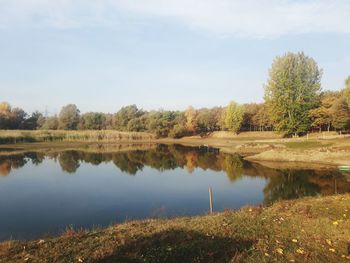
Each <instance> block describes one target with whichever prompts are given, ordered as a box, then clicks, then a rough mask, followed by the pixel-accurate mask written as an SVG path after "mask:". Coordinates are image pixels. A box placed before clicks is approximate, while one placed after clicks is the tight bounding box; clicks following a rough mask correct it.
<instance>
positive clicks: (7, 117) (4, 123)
mask: <svg viewBox="0 0 350 263" xmlns="http://www.w3.org/2000/svg"><path fill="white" fill-rule="evenodd" d="M10 121H11V106H10V104H9V103H7V102H1V103H0V129H8V128H9V125H10Z"/></svg>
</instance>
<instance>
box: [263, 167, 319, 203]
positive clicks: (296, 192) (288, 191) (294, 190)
mask: <svg viewBox="0 0 350 263" xmlns="http://www.w3.org/2000/svg"><path fill="white" fill-rule="evenodd" d="M310 176H311V171H298V170H281V171H280V172H279V176H273V177H270V179H269V182H268V184H267V185H266V187H265V189H264V194H265V198H264V203H265V204H271V203H273V202H275V201H277V200H287V199H295V198H300V197H304V196H315V195H317V194H319V193H320V187H319V186H318V185H317V184H315V183H313V182H310Z"/></svg>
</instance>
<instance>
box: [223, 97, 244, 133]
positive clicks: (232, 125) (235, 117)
mask: <svg viewBox="0 0 350 263" xmlns="http://www.w3.org/2000/svg"><path fill="white" fill-rule="evenodd" d="M243 116H244V108H243V106H241V105H239V104H238V103H236V102H234V101H231V102H230V103H229V104H228V105H227V107H226V109H225V113H224V124H225V128H226V129H227V130H229V131H231V132H235V133H237V132H238V131H239V129H240V128H241V125H242V122H243Z"/></svg>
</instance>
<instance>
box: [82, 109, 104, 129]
mask: <svg viewBox="0 0 350 263" xmlns="http://www.w3.org/2000/svg"><path fill="white" fill-rule="evenodd" d="M105 122H106V117H105V115H104V114H103V113H100V112H87V113H84V114H83V115H81V117H80V123H79V128H81V129H84V130H102V129H104V128H105Z"/></svg>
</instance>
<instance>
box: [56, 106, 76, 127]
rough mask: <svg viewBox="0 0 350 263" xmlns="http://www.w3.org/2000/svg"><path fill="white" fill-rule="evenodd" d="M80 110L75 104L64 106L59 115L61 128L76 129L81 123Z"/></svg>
mask: <svg viewBox="0 0 350 263" xmlns="http://www.w3.org/2000/svg"><path fill="white" fill-rule="evenodd" d="M79 116H80V111H79V110H78V108H77V106H76V105H74V104H68V105H66V106H64V107H62V109H61V111H60V114H59V115H58V122H59V128H60V129H63V130H76V129H77V127H78V123H79Z"/></svg>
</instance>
